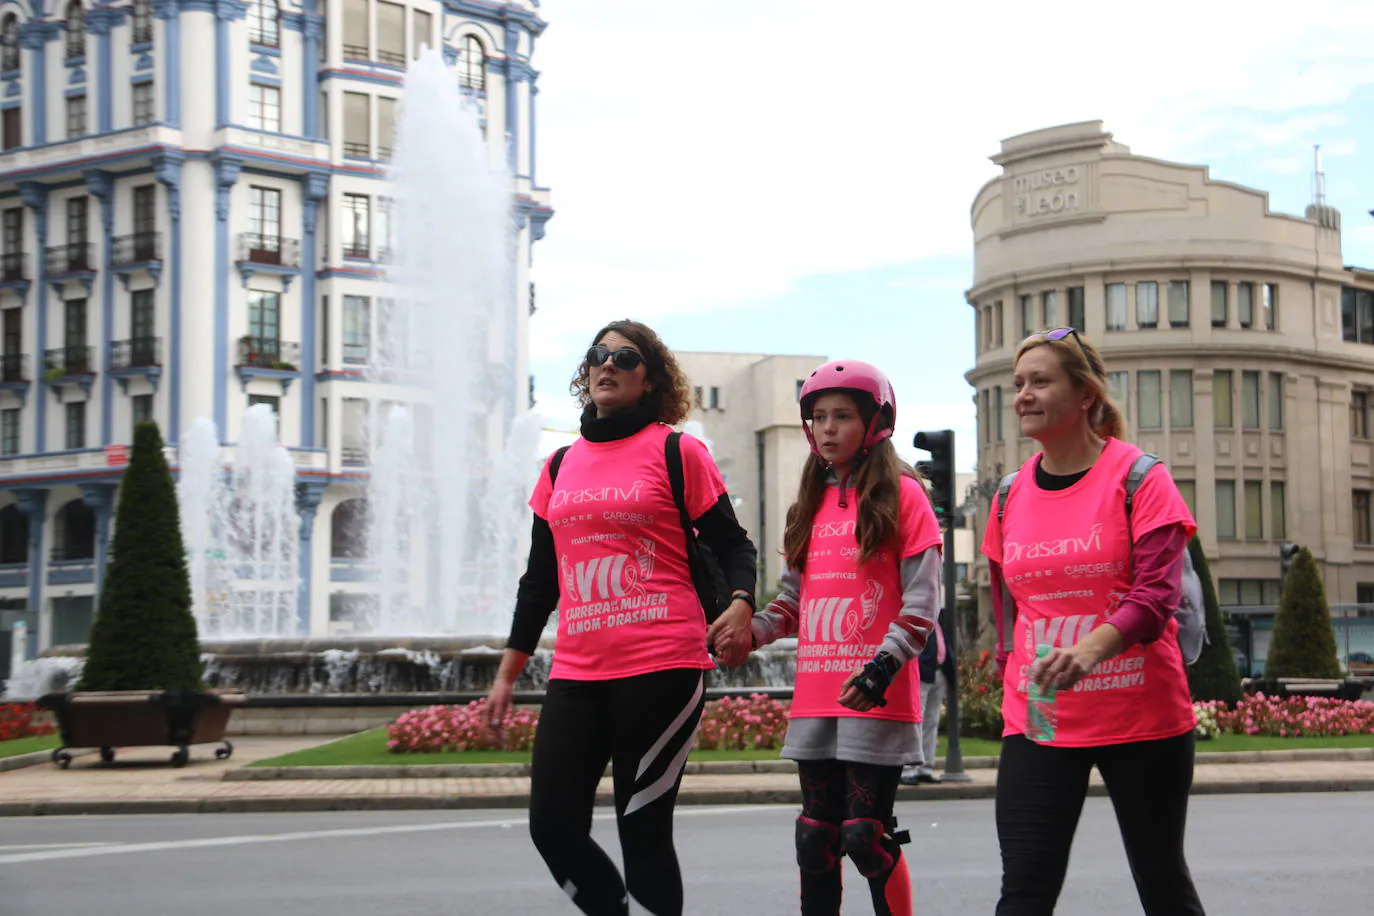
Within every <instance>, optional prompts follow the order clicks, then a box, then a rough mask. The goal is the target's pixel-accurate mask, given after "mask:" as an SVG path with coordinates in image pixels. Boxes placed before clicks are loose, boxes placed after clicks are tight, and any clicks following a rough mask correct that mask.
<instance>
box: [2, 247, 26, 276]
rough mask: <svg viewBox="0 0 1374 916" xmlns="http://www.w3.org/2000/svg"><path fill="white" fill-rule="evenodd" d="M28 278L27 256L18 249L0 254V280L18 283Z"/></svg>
mask: <svg viewBox="0 0 1374 916" xmlns="http://www.w3.org/2000/svg"><path fill="white" fill-rule="evenodd" d="M27 279H29V258H28V255H26V254H24V253H23V252H20V251H15V252H9V251H7V252H5V253H4V254H0V282H4V283H20V282H23V281H24V280H27Z"/></svg>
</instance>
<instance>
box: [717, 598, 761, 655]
mask: <svg viewBox="0 0 1374 916" xmlns="http://www.w3.org/2000/svg"><path fill="white" fill-rule="evenodd" d="M753 617H754V609H753V608H752V607H751V606H750V605H749V602H748V601H745V600H743V599H740V598H736V599H735V600H734V601H732V602H730V606H729V607H728V608H726V609H725V613H723V614H721V615H720V616H719V617H717V618H716V620H715V623H713V624H711V625H710V626H709V627H708V628H707V629H706V645H707V646H709V647H711V649H713V650H714V651H715V654H716V658H717V659H719V660H720V662H721V664H723V665H726V666H727V667H730V668H737V667H739V666H740V665H742V664H744V663H745V661H747V660H748V658H749V653H750V651H751V650H752V649H753V648H754V630H753V627H752V626H751V625H750V621H751V620H753Z"/></svg>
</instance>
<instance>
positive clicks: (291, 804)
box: [0, 777, 1374, 817]
mask: <svg viewBox="0 0 1374 916" xmlns="http://www.w3.org/2000/svg"><path fill="white" fill-rule="evenodd" d="M1370 791H1374V778H1368V777H1361V778H1353V779H1335V780H1329V779H1327V780H1316V779H1257V780H1242V781H1237V782H1211V783H1196V784H1194V785H1193V792H1192V794H1193V795H1278V794H1290V793H1306V792H1324V793H1325V792H1370ZM995 794H996V786H995V785H993V784H990V783H985V784H978V783H945V784H943V785H926V786H921V787H919V788H916V787H910V786H903V787H901V789H900V790H899V791H898V793H897V800H898V801H916V800H927V801H949V800H959V799H964V800H967V799H988V798H992V797H994V795H995ZM1088 794H1089V795H1090V796H1093V797H1102V796H1105V795H1106V794H1107V792H1106V787H1105V786H1100V785H1091V786H1089V787H1088ZM611 798H612V797H611V795H610V794H609V793H598V794H597V800H596V802H597V806H598V807H607V806H609V805H610V804H611ZM678 804H680V805H694V806H697V805H708V806H709V805H798V804H801V792H800V790H798V789H748V788H744V789H739V788H734V789H694V790H685V789H684V790H683V791H682V792H680V793H679V795H678ZM528 806H529V796H528V795H527V794H525V793H502V794H493V795H468V796H459V795H375V796H365V795H336V796H327V795H326V796H278V797H267V798H190V799H180V798H177V799H173V798H150V799H133V800H128V801H124V800H107V799H99V800H96V799H92V800H88V801H83V800H80V799H68V800H63V801H42V802H3V803H0V817H56V816H64V815H65V816H71V815H88V816H89V815H120V814H250V813H274V812H275V813H289V812H316V811H422V810H423V811H439V810H475V809H505V810H523V809H526V808H528Z"/></svg>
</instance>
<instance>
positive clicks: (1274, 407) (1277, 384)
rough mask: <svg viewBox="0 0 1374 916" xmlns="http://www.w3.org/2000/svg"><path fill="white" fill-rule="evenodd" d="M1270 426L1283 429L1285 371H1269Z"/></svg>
mask: <svg viewBox="0 0 1374 916" xmlns="http://www.w3.org/2000/svg"><path fill="white" fill-rule="evenodd" d="M1269 428H1270V429H1274V430H1279V429H1283V373H1282V372H1271V373H1269Z"/></svg>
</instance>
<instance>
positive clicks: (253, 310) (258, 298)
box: [248, 289, 281, 358]
mask: <svg viewBox="0 0 1374 916" xmlns="http://www.w3.org/2000/svg"><path fill="white" fill-rule="evenodd" d="M248 336H249V337H251V338H253V351H254V352H255V353H257V354H259V355H260V356H263V357H267V358H275V357H277V356H279V355H280V352H281V344H280V341H281V294H280V293H267V292H263V291H262V290H256V289H254V290H249V291H248Z"/></svg>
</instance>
